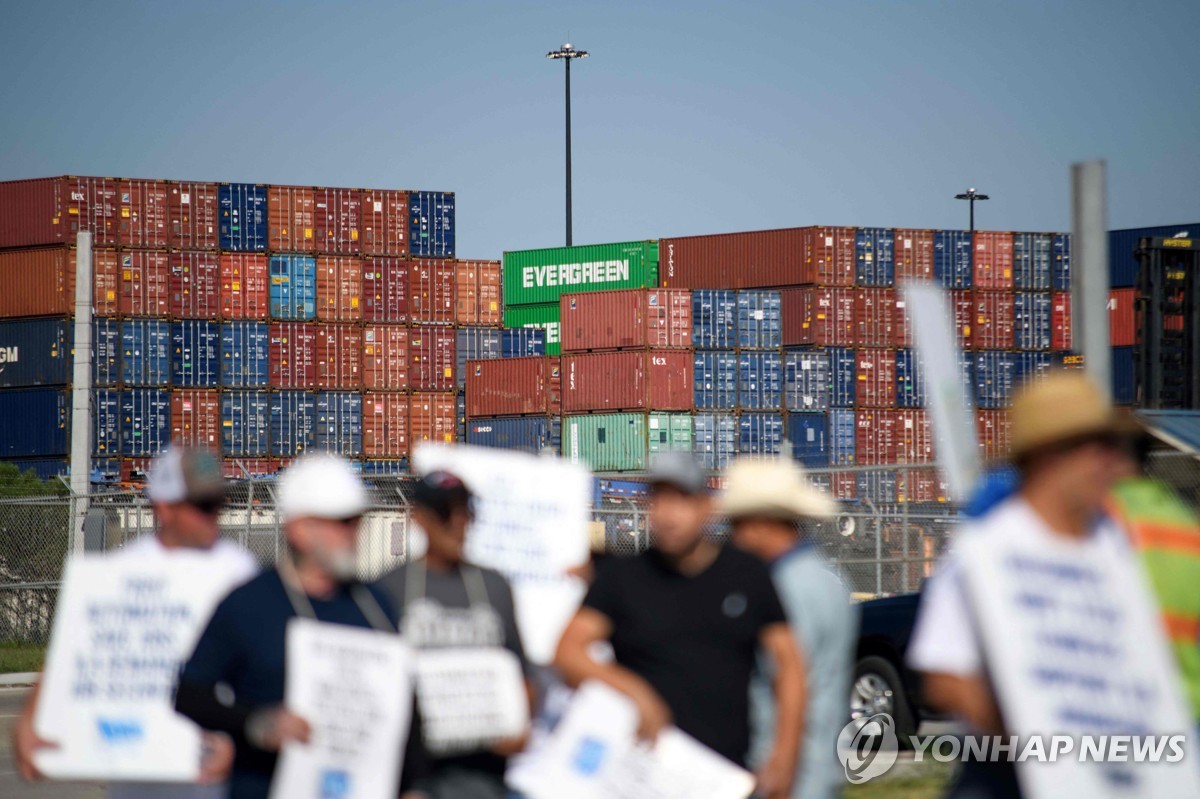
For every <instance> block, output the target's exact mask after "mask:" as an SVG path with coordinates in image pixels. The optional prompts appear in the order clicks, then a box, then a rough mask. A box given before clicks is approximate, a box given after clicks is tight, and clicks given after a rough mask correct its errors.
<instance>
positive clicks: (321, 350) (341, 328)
mask: <svg viewBox="0 0 1200 799" xmlns="http://www.w3.org/2000/svg"><path fill="white" fill-rule="evenodd" d="M362 356H363V342H362V330H361V329H360V328H359V327H357V326H356V325H345V324H342V325H317V388H319V389H358V388H361V387H362V379H363V372H362Z"/></svg>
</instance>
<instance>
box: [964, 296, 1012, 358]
mask: <svg viewBox="0 0 1200 799" xmlns="http://www.w3.org/2000/svg"><path fill="white" fill-rule="evenodd" d="M971 301H972V303H973V305H974V314H975V319H974V322H975V324H974V329H973V330H972V332H971V346H972V347H974V348H975V349H984V350H1010V349H1012V348H1013V339H1014V336H1013V295H1012V292H1008V291H976V292H972V295H971Z"/></svg>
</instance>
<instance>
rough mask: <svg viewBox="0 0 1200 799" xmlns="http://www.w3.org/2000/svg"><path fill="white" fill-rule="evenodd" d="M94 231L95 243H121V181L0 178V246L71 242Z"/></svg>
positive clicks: (100, 245)
mask: <svg viewBox="0 0 1200 799" xmlns="http://www.w3.org/2000/svg"><path fill="white" fill-rule="evenodd" d="M81 230H85V231H90V232H91V233H92V234H93V235H94V236H95V240H94V246H96V247H111V246H114V245H115V244H116V243H117V181H116V180H115V179H113V178H94V177H74V176H67V177H54V178H36V179H33V180H11V181H5V182H0V247H29V246H36V245H39V244H56V243H59V242H73V241H74V240H75V234H76V233H78V232H79V231H81Z"/></svg>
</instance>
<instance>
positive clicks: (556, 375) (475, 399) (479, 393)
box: [466, 357, 562, 417]
mask: <svg viewBox="0 0 1200 799" xmlns="http://www.w3.org/2000/svg"><path fill="white" fill-rule="evenodd" d="M561 375H562V372H561V370H560V364H559V359H558V358H540V357H539V358H501V359H497V360H489V361H467V391H466V395H467V416H468V417H476V416H557V415H558V414H559V413H560V412H561V407H562V379H561Z"/></svg>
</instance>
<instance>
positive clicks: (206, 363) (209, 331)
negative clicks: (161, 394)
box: [171, 319, 221, 388]
mask: <svg viewBox="0 0 1200 799" xmlns="http://www.w3.org/2000/svg"><path fill="white" fill-rule="evenodd" d="M220 376H221V326H220V325H219V324H217V323H216V322H202V321H198V320H195V319H187V320H184V321H182V322H173V323H172V324H171V385H173V386H177V387H179V388H215V387H216V386H217V385H219V384H220Z"/></svg>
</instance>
